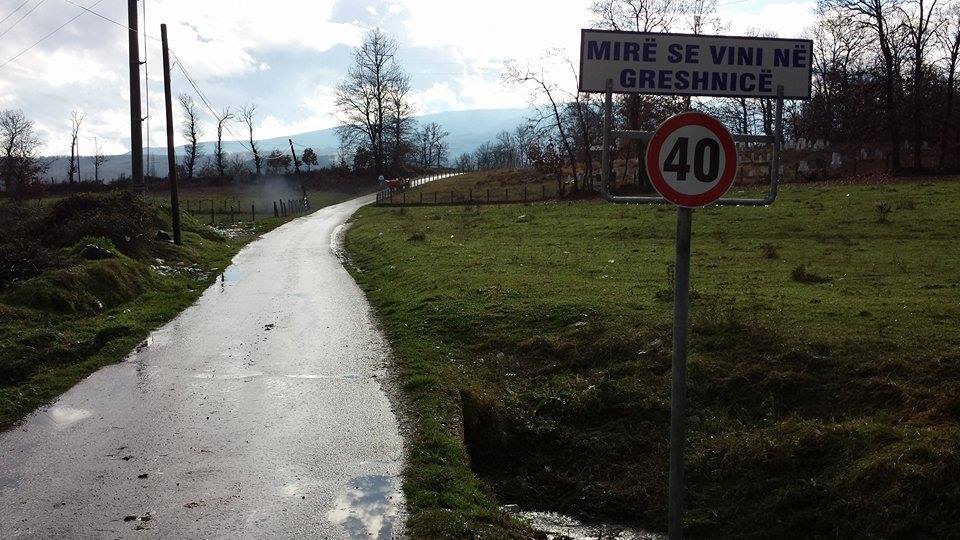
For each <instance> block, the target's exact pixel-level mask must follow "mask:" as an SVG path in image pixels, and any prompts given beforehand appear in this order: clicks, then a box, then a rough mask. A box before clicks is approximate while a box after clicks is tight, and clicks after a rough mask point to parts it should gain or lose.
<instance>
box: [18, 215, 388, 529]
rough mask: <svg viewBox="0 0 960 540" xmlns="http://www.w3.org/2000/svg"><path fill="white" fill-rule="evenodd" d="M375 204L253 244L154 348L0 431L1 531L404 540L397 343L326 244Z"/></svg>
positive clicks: (161, 333)
mask: <svg viewBox="0 0 960 540" xmlns="http://www.w3.org/2000/svg"><path fill="white" fill-rule="evenodd" d="M371 200H372V197H365V198H362V199H356V200H353V201H349V202H346V203H343V204H340V205H337V206H332V207H329V208H325V209H322V210H320V211H318V212H316V213H315V214H313V215H310V216H307V217H304V218H301V219H298V220H296V221H294V222H292V223H289V224H287V225H284V226H283V227H281V228H279V229H277V230H275V231H273V232H271V233H269V234H267V235H265V236H264V238H263V239H261V240H259V241H257V242H255V243H253V244H251V245H249V246H248V247H246V248H245V249H244V250H243V251H241V252H240V253H239V254H238V255H237V257H236V258H235V259H234V264H233V265H232V266H231V267H230V268H229V269H228V271H227V272H225V274H224V276H223V278H222V280H218V282H217V283H216V284H215V285H214V286H212V287H210V289H208V290H207V291H205V292H204V294H203V296H202V297H201V298H200V300H199V301H198V302H197V303H196V304H195V305H194V306H192V307H191V308H189V309H187V310H186V311H184V312H183V313H182V314H181V315H180V316H179V317H177V318H176V319H175V320H173V321H171V322H170V323H169V324H167V325H166V326H164V327H162V328H161V329H159V330H157V331H156V332H154V333H153V334H152V336H151V337H150V339H149V340H148V345H147V346H146V347H143V348H142V349H141V350H139V351H137V352H134V353H132V354H131V356H130V357H129V358H128V359H127V360H126V361H124V362H122V363H120V364H116V365H112V366H108V367H105V368H103V369H101V370H100V371H98V372H96V373H95V374H93V375H91V376H90V377H88V378H87V379H86V380H84V381H83V382H81V383H80V384H78V385H77V386H75V387H74V388H73V389H72V390H70V391H69V392H67V393H65V394H64V395H63V396H62V397H61V398H60V399H59V400H57V401H56V402H55V403H53V404H51V405H49V406H47V407H44V408H42V409H40V410H38V411H37V412H35V413H34V414H32V415H31V416H30V417H28V418H27V419H26V421H25V422H24V423H23V424H22V425H20V426H17V427H15V428H13V429H12V430H10V431H8V432H6V433H3V434H0V538H12V537H13V538H15V537H42V538H49V537H69V538H87V537H98V538H110V537H164V538H172V537H181V538H182V537H190V538H196V537H203V538H211V537H216V538H225V537H229V538H238V537H244V538H247V537H256V538H294V537H299V538H303V537H309V538H358V537H363V538H370V537H373V538H378V537H379V538H389V537H392V536H399V535H400V534H401V532H402V531H401V527H402V522H403V516H402V515H401V513H402V512H403V502H402V495H401V493H400V483H399V479H398V478H399V474H400V471H401V468H402V461H403V444H402V441H401V437H400V434H399V431H398V423H397V420H396V418H395V416H394V413H393V412H392V410H391V406H390V402H389V400H388V399H387V397H386V395H385V394H384V391H383V389H382V387H381V383H380V380H381V379H382V378H383V377H384V376H385V373H384V369H385V361H386V358H387V351H388V349H387V345H386V343H385V341H384V339H383V337H382V336H381V335H380V333H379V332H378V331H377V330H376V328H375V327H374V325H373V322H372V319H371V315H370V313H369V310H368V309H369V308H368V305H367V303H366V300H365V299H364V297H363V294H362V293H361V291H360V289H359V288H358V287H357V286H356V284H355V283H354V282H353V280H352V279H351V278H350V276H349V275H348V274H347V272H346V270H344V269H343V267H342V266H341V264H340V261H339V260H338V259H337V257H336V255H335V254H334V251H333V249H332V248H331V238H332V236H334V233H335V231H336V230H337V228H338V227H339V226H340V225H341V224H342V223H344V222H345V221H346V220H347V219H348V218H349V217H350V215H351V214H352V213H353V212H354V211H355V210H356V209H357V208H358V207H360V206H361V205H362V204H365V203H368V202H370V201H371Z"/></svg>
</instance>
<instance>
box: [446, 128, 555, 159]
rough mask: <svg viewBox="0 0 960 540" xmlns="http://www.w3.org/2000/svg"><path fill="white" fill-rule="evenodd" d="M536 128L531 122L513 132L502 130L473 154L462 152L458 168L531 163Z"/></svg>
mask: <svg viewBox="0 0 960 540" xmlns="http://www.w3.org/2000/svg"><path fill="white" fill-rule="evenodd" d="M535 136H536V133H535V129H534V126H533V125H531V124H521V125H519V126H517V128H516V129H514V130H513V131H512V132H510V131H506V130H504V131H501V132H500V133H498V134H497V136H496V138H495V139H494V140H492V141H487V142H485V143H483V144H481V145H480V147H479V148H477V149H476V150H474V151H473V153H472V154H461V155H460V156H459V157H458V158H457V161H456V168H457V169H458V170H461V171H471V170H478V171H482V170H490V169H509V168H517V167H526V166H527V165H529V164H530V160H529V158H528V152H529V150H530V148H531V145H533V144H534V143H535V142H536V141H535Z"/></svg>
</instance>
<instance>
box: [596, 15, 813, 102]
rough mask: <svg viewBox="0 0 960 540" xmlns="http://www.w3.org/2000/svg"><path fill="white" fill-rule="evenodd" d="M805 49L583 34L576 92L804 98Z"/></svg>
mask: <svg viewBox="0 0 960 540" xmlns="http://www.w3.org/2000/svg"><path fill="white" fill-rule="evenodd" d="M812 53H813V42H812V41H810V40H806V39H778V38H754V37H732V36H704V35H699V36H695V35H688V34H656V33H645V32H614V31H607V30H583V31H582V32H581V41H580V91H581V92H605V91H606V83H607V80H608V79H609V80H611V81H613V92H614V93H625V94H664V95H692V96H722V97H776V95H777V86H781V85H782V86H783V97H784V98H787V99H809V98H810V79H811V77H810V75H811V64H812V62H813V54H812Z"/></svg>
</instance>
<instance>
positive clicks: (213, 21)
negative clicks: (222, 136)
mask: <svg viewBox="0 0 960 540" xmlns="http://www.w3.org/2000/svg"><path fill="white" fill-rule="evenodd" d="M590 4H591V0H483V1H476V0H470V1H465V0H274V1H272V2H259V1H256V2H255V1H249V0H146V4H145V5H144V0H140V1H139V2H138V5H139V8H140V9H141V10H142V9H143V8H144V7H145V8H146V19H145V21H146V24H144V19H143V13H142V12H141V13H140V17H141V21H140V24H141V28H143V29H144V33H145V34H146V47H147V51H146V60H147V64H146V66H144V69H142V70H141V77H142V78H144V80H145V82H144V84H143V86H144V89H143V90H142V93H143V95H144V97H143V103H144V115H147V108H148V106H149V116H150V118H149V124H150V128H149V140H150V143H151V144H152V145H153V146H163V144H164V141H165V129H166V128H165V125H164V112H163V80H162V65H161V49H160V42H159V37H160V23H162V22H163V23H166V24H167V26H168V33H169V40H170V49H171V50H172V51H173V54H174V55H175V60H176V61H179V62H180V63H181V64H182V65H183V66H184V67H185V68H186V71H187V72H188V73H189V74H190V76H191V78H192V79H193V80H194V82H195V83H196V84H197V86H198V87H199V89H200V90H201V91H202V92H203V93H204V95H205V96H206V97H207V98H208V101H209V102H210V104H211V105H212V106H213V107H214V108H215V109H221V108H223V107H226V106H231V107H233V108H237V107H239V106H242V105H244V104H248V103H255V104H256V105H257V106H258V117H257V126H256V135H257V138H269V137H278V136H284V135H293V134H296V133H302V132H305V131H311V130H316V129H323V128H328V127H333V126H335V125H336V124H337V118H336V115H335V111H334V107H333V99H334V88H335V86H336V84H337V83H338V82H340V81H341V80H342V79H343V78H344V76H345V74H346V71H347V69H348V67H349V65H350V62H351V55H352V51H353V48H354V47H356V46H357V45H359V44H360V43H361V42H362V39H363V35H364V33H365V32H367V31H369V30H370V29H372V28H376V27H380V28H383V29H384V30H385V31H386V32H387V33H389V34H390V35H391V36H392V37H394V38H395V39H396V40H397V41H398V42H399V44H400V47H399V50H398V52H397V60H398V61H399V62H400V63H401V64H402V65H403V66H404V67H405V69H406V71H407V73H408V74H409V75H410V78H411V84H412V88H413V93H412V100H413V103H414V105H415V107H416V111H417V113H419V114H429V113H435V112H443V111H454V110H470V109H489V108H508V107H526V106H528V105H530V103H531V102H530V94H529V89H525V88H522V87H517V86H513V85H509V84H505V83H504V82H503V80H502V74H503V69H504V64H505V63H506V62H516V63H519V64H529V65H542V64H543V63H544V62H546V63H547V64H549V65H552V66H553V67H554V69H553V70H551V71H550V73H552V74H553V75H552V76H553V77H555V79H556V82H557V84H559V85H560V86H561V87H563V88H570V89H575V78H574V76H573V74H571V73H570V71H569V68H568V67H566V64H565V63H564V59H567V58H568V59H570V60H571V61H574V63H575V62H576V59H577V55H578V48H579V38H580V34H579V30H580V29H581V28H590V27H595V26H596V25H594V24H592V22H593V17H592V16H591V14H590V12H589V6H590ZM126 5H127V2H126V1H125V0H99V1H98V0H0V19H3V18H4V17H6V20H3V22H2V23H0V66H2V67H0V109H22V110H23V111H24V113H26V114H27V116H28V117H29V118H31V119H33V120H34V121H35V123H36V126H37V128H38V131H39V134H40V136H41V138H42V140H43V141H44V144H45V148H44V152H45V153H46V154H51V155H52V154H68V153H69V151H70V113H71V111H73V110H78V111H82V112H83V113H84V114H85V120H84V123H83V126H82V130H81V133H80V146H81V148H80V150H81V153H83V154H90V153H92V150H93V145H94V140H96V141H97V142H98V143H99V144H100V145H101V147H102V149H103V151H104V152H105V153H108V154H111V153H112V154H119V153H125V152H128V151H129V145H130V142H129V130H130V119H129V118H130V117H129V114H130V113H129V75H128V63H127V32H126V31H125V28H124V27H122V26H120V25H124V26H125V25H126V23H127V8H126ZM77 6H85V7H87V8H89V9H90V10H92V11H95V12H96V13H97V14H100V15H102V16H103V17H105V18H106V19H112V20H113V21H115V22H116V23H120V25H118V24H115V23H114V22H110V21H108V20H106V19H104V18H102V17H98V16H97V15H95V14H91V13H90V12H88V11H84V10H83V9H81V8H80V7H77ZM16 8H19V9H16ZM814 8H815V1H811V0H794V1H791V0H739V1H730V0H718V13H717V14H718V16H719V17H720V18H721V19H722V20H724V21H725V22H726V24H727V25H728V28H727V30H725V31H724V33H726V34H732V35H738V34H744V33H746V32H748V31H750V30H751V29H758V30H760V31H763V32H773V33H776V34H777V35H779V36H780V37H801V36H802V35H803V34H804V30H805V28H806V27H808V26H809V25H810V24H811V23H812V21H813V18H814V15H813V11H814ZM77 15H80V16H79V17H77V18H76V19H75V20H73V21H72V22H69V23H68V24H66V26H63V27H62V28H61V29H60V30H59V31H57V32H56V33H54V34H52V35H49V34H50V33H51V32H52V31H54V30H55V29H57V28H58V27H60V26H61V25H63V24H64V23H67V21H70V20H71V19H72V18H74V17H75V16H77ZM48 35H49V37H46V39H44V40H43V41H40V42H39V43H37V42H38V41H39V40H41V38H44V37H45V36H48ZM143 47H144V44H143V41H142V40H141V42H140V49H141V57H143V52H142V51H143ZM25 50H26V52H23V51H25ZM21 53H22V54H21ZM18 55H19V56H18ZM14 57H16V58H15V59H14ZM141 59H143V58H141ZM558 66H559V67H558ZM144 71H146V72H148V73H149V78H147V77H145V76H144ZM172 71H173V72H174V75H173V78H172V85H173V88H174V92H175V93H181V92H185V93H193V89H192V88H191V87H190V85H189V83H188V82H187V81H186V79H185V78H184V76H183V74H182V73H180V71H179V69H176V68H175V69H173V70H172ZM147 94H149V99H148V98H147ZM179 120H180V114H179V111H176V113H175V117H174V122H175V123H178V124H179ZM203 127H204V131H205V137H204V139H205V140H209V139H210V138H212V137H213V136H214V135H215V130H214V128H213V125H212V114H207V115H206V117H205V121H204V126H203ZM232 131H233V133H236V134H237V135H238V136H244V128H241V126H240V125H234V126H232ZM177 132H179V129H178V130H177ZM147 137H148V136H147V134H146V133H145V135H144V140H145V141H146V140H147ZM227 138H233V137H230V135H229V134H228V135H227ZM175 143H176V144H181V143H182V139H181V137H180V135H179V133H177V137H176V140H175Z"/></svg>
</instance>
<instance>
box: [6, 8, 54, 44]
mask: <svg viewBox="0 0 960 540" xmlns="http://www.w3.org/2000/svg"><path fill="white" fill-rule="evenodd" d="M46 1H47V0H40V1H39V2H37V3H36V4H35V5H34V6H33V7H32V8H30V11H28V12H26V13H24V14H23V15H21V16H20V18H19V19H17V20H16V21H14V22H13V24H11V25H10V27H9V28H7V29H6V30H4V31H3V33H0V38H2V37H3V36H5V35H7V32H9V31H11V30H13V29H14V28H15V27H16V26H17V25H18V24H20V21H22V20H24V19H26V18H27V16H28V15H30V14H31V13H33V12H34V11H36V10H37V8H38V7H40V6H41V5H43V3H44V2H46ZM21 5H22V4H21ZM17 9H20V8H17ZM14 11H16V10H14ZM10 15H13V14H12V13H11V14H10ZM10 15H7V17H9V16H10ZM4 20H6V19H4Z"/></svg>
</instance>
